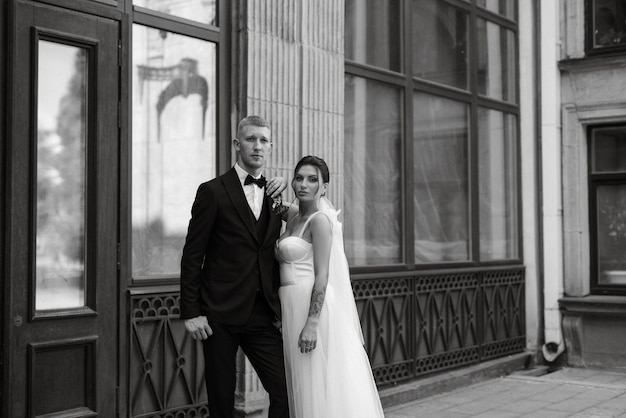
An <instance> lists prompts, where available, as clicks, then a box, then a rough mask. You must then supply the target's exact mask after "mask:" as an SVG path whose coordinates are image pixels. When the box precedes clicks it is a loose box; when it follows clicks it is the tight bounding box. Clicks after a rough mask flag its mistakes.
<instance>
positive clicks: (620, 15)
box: [592, 0, 626, 47]
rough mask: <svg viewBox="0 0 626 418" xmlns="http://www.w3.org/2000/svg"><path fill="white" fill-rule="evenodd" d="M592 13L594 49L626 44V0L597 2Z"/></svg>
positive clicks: (598, 0) (597, 0) (594, 3)
mask: <svg viewBox="0 0 626 418" xmlns="http://www.w3.org/2000/svg"><path fill="white" fill-rule="evenodd" d="M592 12H593V46H594V47H607V46H612V45H623V44H625V43H626V0H595V1H593V6H592Z"/></svg>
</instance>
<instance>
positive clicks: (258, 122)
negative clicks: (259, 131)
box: [237, 115, 272, 138]
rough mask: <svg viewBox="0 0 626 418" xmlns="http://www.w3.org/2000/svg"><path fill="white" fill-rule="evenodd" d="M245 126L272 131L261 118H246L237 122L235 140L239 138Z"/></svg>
mask: <svg viewBox="0 0 626 418" xmlns="http://www.w3.org/2000/svg"><path fill="white" fill-rule="evenodd" d="M246 126H260V127H263V128H267V129H270V130H271V129H272V127H271V126H270V124H269V123H268V122H267V121H266V120H265V119H264V118H262V117H261V116H256V115H251V116H246V117H245V118H243V119H241V121H239V125H237V138H239V136H240V134H241V130H242V129H243V128H245V127H246Z"/></svg>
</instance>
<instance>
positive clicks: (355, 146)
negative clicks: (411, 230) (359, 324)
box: [343, 75, 402, 266]
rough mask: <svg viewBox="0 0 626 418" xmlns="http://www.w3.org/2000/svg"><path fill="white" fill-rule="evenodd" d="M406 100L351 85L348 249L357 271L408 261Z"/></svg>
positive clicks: (368, 85) (367, 84)
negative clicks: (405, 231)
mask: <svg viewBox="0 0 626 418" xmlns="http://www.w3.org/2000/svg"><path fill="white" fill-rule="evenodd" d="M401 100H402V99H401V94H400V92H399V90H398V89H396V88H394V87H391V86H388V85H385V84H383V83H379V82H375V81H370V80H366V79H364V78H360V77H354V76H350V75H347V76H346V79H345V145H344V150H345V155H344V163H345V172H346V173H349V175H347V176H346V178H345V180H344V181H345V183H344V187H343V189H344V192H345V198H344V202H343V203H344V204H343V207H344V211H345V216H344V228H345V231H344V241H345V242H344V244H345V249H346V255H347V257H348V261H349V262H350V265H351V266H365V265H381V264H396V263H400V262H401V261H402V253H401V251H402V246H401V241H402V234H401V232H400V231H401V230H400V225H401V220H402V219H401V218H402V193H401V184H402V178H401V175H402V173H401V167H402V165H401V155H400V149H401V148H400V147H401V137H402V123H401V108H402V107H401Z"/></svg>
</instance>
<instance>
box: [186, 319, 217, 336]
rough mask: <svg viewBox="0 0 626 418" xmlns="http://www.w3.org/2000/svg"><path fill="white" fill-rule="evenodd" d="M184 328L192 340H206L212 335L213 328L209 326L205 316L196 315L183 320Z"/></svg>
mask: <svg viewBox="0 0 626 418" xmlns="http://www.w3.org/2000/svg"><path fill="white" fill-rule="evenodd" d="M185 328H186V329H187V332H188V333H190V334H191V338H193V339H194V340H206V339H207V338H209V337H210V336H211V335H213V330H212V329H211V327H210V326H209V321H208V320H207V319H206V316H196V317H195V318H191V319H186V320H185Z"/></svg>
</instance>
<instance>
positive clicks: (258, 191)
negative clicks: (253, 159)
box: [235, 163, 265, 221]
mask: <svg viewBox="0 0 626 418" xmlns="http://www.w3.org/2000/svg"><path fill="white" fill-rule="evenodd" d="M235 171H236V172H237V175H238V176H239V181H240V182H241V187H242V188H243V193H244V194H245V195H246V200H247V201H248V206H250V209H252V213H254V217H255V218H256V219H257V221H258V220H259V217H260V216H261V209H262V208H263V198H264V197H265V187H263V188H260V187H259V186H257V185H256V184H248V185H244V182H245V181H246V177H248V175H251V176H252V174H250V173H248V172H247V171H246V170H244V169H243V168H241V167H239V164H237V163H235ZM252 177H254V176H252ZM259 177H261V176H260V175H259V176H258V177H254V178H255V179H258V178H259Z"/></svg>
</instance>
